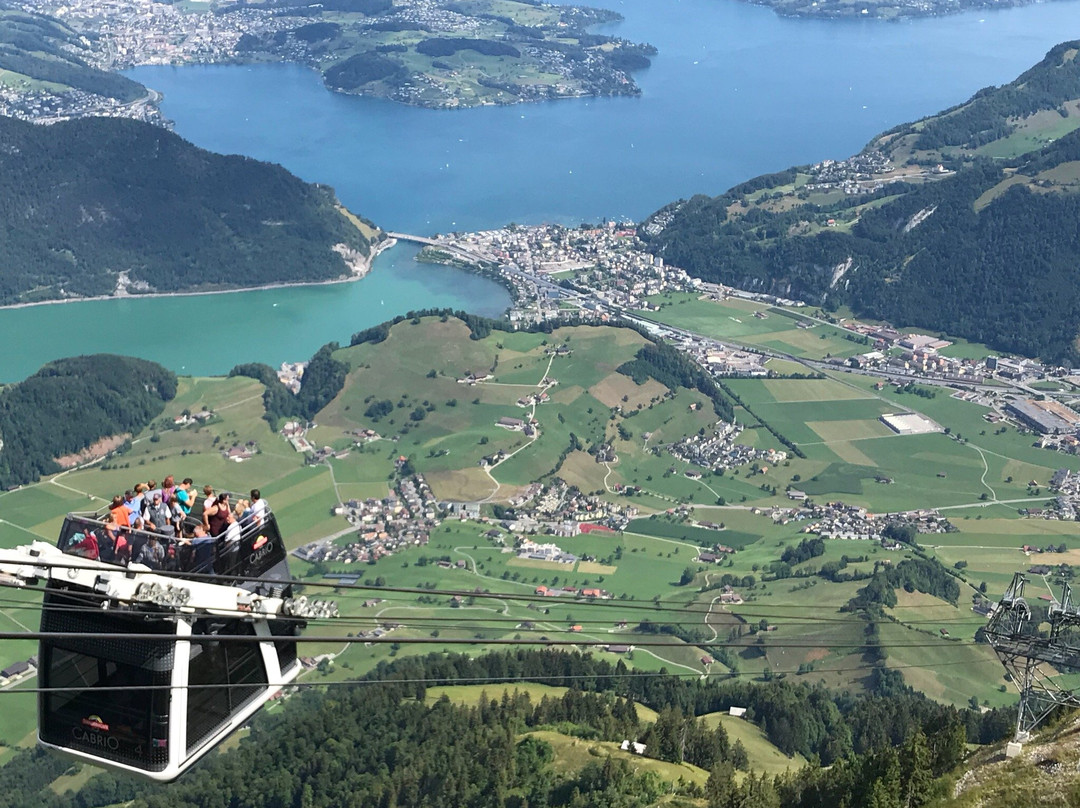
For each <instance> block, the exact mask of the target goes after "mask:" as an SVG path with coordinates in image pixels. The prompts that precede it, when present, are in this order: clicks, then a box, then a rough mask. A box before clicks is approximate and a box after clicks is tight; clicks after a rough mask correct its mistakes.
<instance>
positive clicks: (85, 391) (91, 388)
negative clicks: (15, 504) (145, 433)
mask: <svg viewBox="0 0 1080 808" xmlns="http://www.w3.org/2000/svg"><path fill="white" fill-rule="evenodd" d="M175 395H176V374H175V373H173V372H172V371H170V370H166V369H165V368H163V367H161V365H158V364H156V363H154V362H148V361H146V360H145V359H133V358H131V357H127V356H113V355H111V354H96V355H93V356H76V357H72V358H70V359H58V360H57V361H55V362H50V363H49V364H47V365H45V367H43V368H42V369H41V370H39V371H38V372H37V373H35V374H34V375H33V376H31V377H29V378H28V379H25V380H23V381H21V382H19V383H17V384H13V385H10V386H8V387H5V388H4V390H3V392H2V393H0V440H3V444H2V448H0V488H8V487H10V486H13V485H21V484H23V483H28V482H32V481H34V480H36V479H37V478H38V477H40V476H41V475H43V474H52V473H55V472H57V471H60V466H59V465H57V463H56V458H57V457H61V456H63V455H66V454H72V453H76V452H80V451H82V450H83V449H85V448H87V447H88V446H90V445H91V444H93V443H94V442H95V441H97V440H99V439H100V438H104V437H108V436H111V435H117V434H121V433H124V432H130V433H136V432H139V431H141V430H142V429H143V428H144V427H145V426H146V425H147V424H149V423H150V421H151V420H153V419H154V418H155V417H156V416H157V415H159V414H160V413H161V410H162V408H163V407H164V406H165V402H166V401H169V400H171V399H172V398H173V396H175Z"/></svg>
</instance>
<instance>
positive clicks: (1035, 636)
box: [986, 572, 1080, 743]
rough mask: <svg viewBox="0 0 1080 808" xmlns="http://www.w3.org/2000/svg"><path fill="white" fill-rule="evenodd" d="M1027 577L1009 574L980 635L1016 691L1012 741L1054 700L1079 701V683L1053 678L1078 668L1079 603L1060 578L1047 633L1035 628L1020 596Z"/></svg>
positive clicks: (1046, 711)
mask: <svg viewBox="0 0 1080 808" xmlns="http://www.w3.org/2000/svg"><path fill="white" fill-rule="evenodd" d="M1026 584H1027V578H1026V577H1025V576H1024V575H1023V574H1022V573H1019V572H1018V573H1016V574H1015V575H1014V576H1013V580H1012V583H1011V584H1009V588H1008V589H1006V590H1005V594H1004V595H1002V597H1001V601H1000V602H999V603H998V605H997V607H996V608H995V609H994V613H993V616H992V617H991V618H990V621H989V623H987V626H986V638H987V640H988V641H989V643H990V645H991V646H992V647H993V649H994V651H995V652H996V653H997V655H998V658H999V659H1000V660H1001V664H1002V665H1004V666H1005V670H1006V671H1008V673H1009V675H1010V678H1011V679H1012V681H1013V684H1015V685H1016V687H1017V689H1018V690H1019V691H1020V709H1019V715H1018V717H1017V721H1016V741H1017V742H1021V743H1022V742H1024V741H1026V740H1027V739H1028V738H1029V737H1030V736H1031V732H1032V731H1033V730H1034V729H1035V728H1036V727H1037V726H1038V725H1039V724H1040V723H1041V722H1042V721H1043V720H1044V719H1045V718H1046V717H1047V716H1048V715H1049V714H1050V713H1051V712H1052V711H1053V710H1054V708H1055V707H1058V706H1068V707H1080V685H1077V686H1075V687H1072V688H1069V687H1066V686H1063V684H1062V683H1060V682H1059V681H1056V680H1055V677H1058V676H1060V675H1062V674H1069V673H1076V672H1080V607H1077V606H1074V605H1073V604H1072V603H1071V597H1072V589H1071V587H1070V586H1069V584H1068V582H1062V588H1061V599H1060V600H1054V601H1052V602H1051V604H1050V608H1049V610H1048V614H1047V620H1048V622H1049V624H1050V630H1049V633H1048V634H1047V633H1045V632H1043V633H1040V631H1039V626H1040V623H1038V622H1036V621H1035V620H1034V619H1033V617H1032V613H1031V607H1030V606H1029V605H1028V603H1027V601H1026V600H1025V599H1024V587H1025V585H1026Z"/></svg>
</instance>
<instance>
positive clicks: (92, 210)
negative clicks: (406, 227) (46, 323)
mask: <svg viewBox="0 0 1080 808" xmlns="http://www.w3.org/2000/svg"><path fill="white" fill-rule="evenodd" d="M0 234H2V236H0V240H2V241H3V243H4V246H5V272H4V275H3V279H2V280H0V305H5V304H6V305H12V304H20V303H22V304H25V303H35V302H42V301H52V300H71V299H83V298H87V297H100V296H105V295H133V294H152V293H169V294H171V293H178V292H196V291H221V290H227V289H238V288H252V287H258V286H268V285H279V284H286V283H312V282H325V281H333V280H339V279H348V278H350V277H357V276H360V275H362V274H363V273H364V272H365V271H366V268H367V266H368V265H369V261H370V258H371V257H372V255H373V253H374V251H375V250H376V249H377V248H378V245H380V244H381V243H383V242H384V240H385V237H384V235H383V233H382V231H381V230H379V229H378V228H377V227H375V225H373V224H371V223H370V222H368V221H366V220H364V219H361V218H359V217H357V216H355V215H354V214H352V213H349V212H348V211H346V210H345V209H344V208H343V207H342V206H341V204H340V203H339V202H338V200H337V198H336V197H335V195H334V193H333V191H332V190H331V189H330V188H328V187H326V186H320V185H311V184H308V183H305V182H303V181H301V180H299V179H298V178H296V177H295V176H293V175H292V174H290V173H289V172H287V171H286V170H285V169H283V168H282V167H281V166H277V165H271V164H269V163H262V162H259V161H258V160H252V159H249V158H246V157H237V156H228V157H226V156H222V155H218V154H213V153H211V152H208V151H204V150H203V149H199V148H196V147H195V146H192V145H191V144H190V143H188V142H187V141H185V140H183V139H181V138H180V137H178V136H177V135H174V134H172V133H170V132H168V131H166V130H164V129H162V128H161V127H158V126H151V125H150V124H146V123H141V122H138V121H133V120H123V119H115V118H87V119H83V120H77V121H68V122H65V123H58V124H56V125H54V126H48V127H39V126H34V125H32V124H29V123H25V122H23V121H18V120H15V119H13V118H4V117H0Z"/></svg>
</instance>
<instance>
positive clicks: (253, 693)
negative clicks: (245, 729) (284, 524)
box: [0, 510, 336, 781]
mask: <svg viewBox="0 0 1080 808" xmlns="http://www.w3.org/2000/svg"><path fill="white" fill-rule="evenodd" d="M189 520H190V523H189V524H188V525H187V527H188V528H194V527H195V524H196V520H195V519H192V518H191V517H189ZM183 532H184V533H188V532H189V531H188V530H184V531H183ZM151 541H153V542H160V543H162V546H163V550H164V552H162V553H156V552H155V553H154V555H155V556H159V555H160V557H161V558H162V563H161V565H160V567H161V568H160V569H158V570H154V569H151V568H150V567H148V566H146V565H143V564H138V563H134V562H131V561H129V560H128V558H129V556H130V554H129V552H127V549H128V548H136V550H137V548H140V547H141V546H143V545H145V544H146V543H148V542H151ZM228 541H230V543H231V544H232V545H233V546H231V547H225V546H223V545H224V542H226V539H225V537H224V536H217V537H205V536H198V537H184V538H176V537H171V536H163V535H161V534H154V533H151V532H148V531H138V530H133V529H131V528H120V527H118V526H117V525H116V524H115V523H114V522H111V520H110V518H109V516H108V515H107V513H73V514H69V515H68V517H67V518H66V519H65V521H64V526H63V528H62V530H61V534H60V540H59V542H58V543H57V546H53V545H50V544H47V543H45V542H35V543H34V544H32V545H30V546H27V547H20V548H16V549H15V550H6V551H4V550H0V571H2V572H4V573H6V574H7V575H8V576H10V579H9V580H12V581H14V582H21V583H26V582H31V581H38V580H41V581H44V582H45V594H44V602H43V604H42V612H41V633H42V634H43V635H49V636H47V637H45V636H43V637H42V639H41V641H40V650H39V655H38V656H39V674H38V675H39V679H40V682H41V688H40V695H39V699H38V741H39V743H40V744H41V745H43V746H45V747H48V748H50V749H53V750H55V751H57V752H61V753H63V754H66V755H70V756H73V757H75V758H77V759H79V760H82V761H85V762H89V763H94V764H98V765H103V766H108V767H110V768H114V769H119V770H123V771H127V772H131V773H135V774H139V775H142V776H146V777H150V778H153V779H155V780H163V781H167V780H173V779H175V778H176V777H178V776H179V775H180V774H182V773H183V772H184V771H185V770H186V769H187V768H189V767H190V766H191V765H192V764H194V763H195V762H196V761H197V760H198V759H199V758H200V757H201V756H202V755H204V754H205V753H206V752H208V751H209V750H210V749H212V748H213V747H214V746H215V745H217V744H218V743H220V742H221V741H223V740H224V739H225V738H226V737H227V736H228V735H229V734H230V733H232V732H233V731H235V730H236V729H238V728H239V727H240V726H241V725H242V724H243V723H244V722H245V721H247V720H248V719H249V718H250V717H251V716H252V715H253V714H254V713H255V712H257V711H258V710H259V708H261V707H262V706H263V705H264V704H265V703H266V702H267V701H269V700H270V699H271V698H273V697H274V696H275V695H276V694H277V693H278V692H279V691H280V689H281V687H282V686H283V685H286V684H288V683H290V682H292V681H293V680H294V679H295V678H296V677H297V675H298V674H299V672H300V669H301V665H300V662H299V659H298V657H297V652H296V637H297V636H298V635H299V633H300V630H301V629H302V628H303V626H304V620H305V619H308V618H316V617H332V616H335V615H336V608H335V607H334V606H333V604H330V603H327V602H322V601H312V602H309V601H308V600H307V599H306V598H304V597H302V596H301V597H293V592H292V585H291V582H290V581H291V579H290V577H289V570H288V564H287V561H286V554H285V547H284V543H283V542H282V540H281V534H280V532H279V530H278V526H277V521H276V519H275V517H274V514H273V513H272V512H270V511H269V510H267V512H266V513H265V514H264V515H263V516H262V518H261V520H259V521H258V522H255V520H251V521H249V523H248V524H246V525H244V526H243V527H242V529H241V531H240V537H239V546H238V547H237V546H235V545H236V544H237V540H236V536H235V532H234V534H233V536H232V537H231V538H230V539H229V540H228ZM118 545H120V547H121V550H123V551H124V552H121V553H119V554H118V553H117V547H118ZM136 557H137V556H136ZM223 559H227V560H228V563H226V564H224V565H223V564H222V560H223ZM124 562H127V563H126V564H125V563H124ZM215 568H216V570H217V571H215ZM124 635H131V638H130V639H128V638H125V637H124ZM151 635H159V636H160V639H158V638H157V637H156V636H151Z"/></svg>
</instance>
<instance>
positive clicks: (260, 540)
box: [251, 536, 269, 550]
mask: <svg viewBox="0 0 1080 808" xmlns="http://www.w3.org/2000/svg"><path fill="white" fill-rule="evenodd" d="M267 541H269V539H267V538H266V536H259V538H257V539H255V543H254V544H252V545H251V549H252V550H258V549H259V548H260V547H262V546H263V545H264V544H266V542H267Z"/></svg>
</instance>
